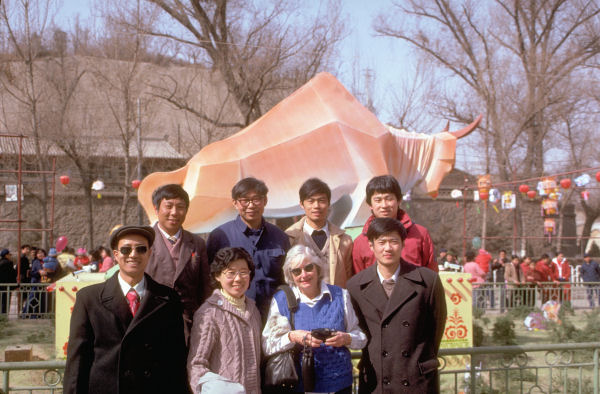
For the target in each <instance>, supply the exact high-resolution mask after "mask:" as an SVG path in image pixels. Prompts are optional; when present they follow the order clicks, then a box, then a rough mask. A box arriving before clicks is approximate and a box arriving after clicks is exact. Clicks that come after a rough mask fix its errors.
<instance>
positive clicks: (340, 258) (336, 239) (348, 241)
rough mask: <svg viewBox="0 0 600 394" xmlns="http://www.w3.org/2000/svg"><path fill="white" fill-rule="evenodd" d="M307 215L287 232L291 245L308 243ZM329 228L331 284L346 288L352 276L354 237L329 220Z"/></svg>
mask: <svg viewBox="0 0 600 394" xmlns="http://www.w3.org/2000/svg"><path fill="white" fill-rule="evenodd" d="M305 220H306V216H304V217H302V219H300V220H299V221H298V222H296V223H294V224H292V225H291V226H290V227H289V228H288V229H287V230H285V233H286V234H287V235H288V237H289V238H290V245H291V246H294V245H306V241H305V238H304V230H303V228H304V221H305ZM327 227H328V229H329V278H330V282H331V283H330V284H332V285H336V286H339V287H343V288H346V281H347V280H348V279H350V277H351V276H352V238H351V237H350V236H349V235H348V234H346V233H345V232H344V230H342V229H341V228H339V227H338V226H336V225H335V224H333V223H331V222H329V221H328V222H327Z"/></svg>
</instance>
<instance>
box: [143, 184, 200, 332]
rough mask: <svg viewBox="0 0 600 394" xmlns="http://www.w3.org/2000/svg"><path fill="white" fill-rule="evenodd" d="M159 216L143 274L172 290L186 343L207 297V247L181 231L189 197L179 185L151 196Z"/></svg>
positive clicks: (166, 186) (158, 191)
mask: <svg viewBox="0 0 600 394" xmlns="http://www.w3.org/2000/svg"><path fill="white" fill-rule="evenodd" d="M152 203H153V204H154V209H155V210H156V214H157V216H158V222H157V223H156V224H155V225H154V232H155V233H156V242H154V244H153V245H152V255H151V257H150V261H149V262H148V266H147V267H146V273H148V274H149V275H150V276H151V277H152V279H154V280H155V281H157V282H158V283H160V284H163V285H165V286H169V287H172V288H174V289H175V290H176V291H177V293H178V294H179V296H180V297H181V302H182V304H183V320H184V323H185V324H184V326H185V327H184V328H185V338H186V342H187V341H188V339H189V333H190V329H191V327H192V318H193V316H194V312H196V309H198V307H199V306H200V305H201V304H202V303H203V302H204V300H205V299H206V298H207V297H208V296H209V295H210V293H211V287H210V279H209V278H210V270H209V268H208V259H207V257H206V244H205V242H204V240H203V239H202V238H200V236H198V235H195V234H192V233H190V232H189V231H186V230H184V229H183V227H182V225H183V222H184V221H185V216H186V215H187V210H188V207H189V205H190V198H189V196H188V194H187V192H186V191H185V190H183V188H182V187H181V186H180V185H175V184H169V185H163V186H161V187H159V188H157V189H156V190H155V191H154V193H152Z"/></svg>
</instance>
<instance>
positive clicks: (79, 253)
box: [77, 248, 87, 256]
mask: <svg viewBox="0 0 600 394" xmlns="http://www.w3.org/2000/svg"><path fill="white" fill-rule="evenodd" d="M86 254H87V250H85V248H79V249H77V255H81V256H85V255H86Z"/></svg>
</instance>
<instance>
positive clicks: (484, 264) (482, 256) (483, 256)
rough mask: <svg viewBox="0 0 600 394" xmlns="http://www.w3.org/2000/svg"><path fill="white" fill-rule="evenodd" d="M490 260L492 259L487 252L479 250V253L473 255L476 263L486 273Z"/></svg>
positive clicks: (488, 269)
mask: <svg viewBox="0 0 600 394" xmlns="http://www.w3.org/2000/svg"><path fill="white" fill-rule="evenodd" d="M491 260H492V255H490V254H489V253H488V252H485V253H482V252H481V251H479V254H478V255H477V256H475V262H476V263H477V264H479V267H480V268H481V269H482V270H483V272H485V273H486V274H487V273H488V272H489V271H490V261H491Z"/></svg>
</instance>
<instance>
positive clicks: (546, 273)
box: [535, 260, 557, 282]
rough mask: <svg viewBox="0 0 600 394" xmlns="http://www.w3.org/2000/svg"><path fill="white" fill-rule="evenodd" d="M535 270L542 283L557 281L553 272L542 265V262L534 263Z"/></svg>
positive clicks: (550, 268)
mask: <svg viewBox="0 0 600 394" xmlns="http://www.w3.org/2000/svg"><path fill="white" fill-rule="evenodd" d="M535 270H536V271H537V272H538V273H539V274H540V277H542V278H543V280H542V282H553V281H555V280H557V278H556V272H555V270H553V269H552V267H551V266H550V267H549V266H548V265H547V264H546V263H544V261H543V260H540V261H538V262H537V263H535Z"/></svg>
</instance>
